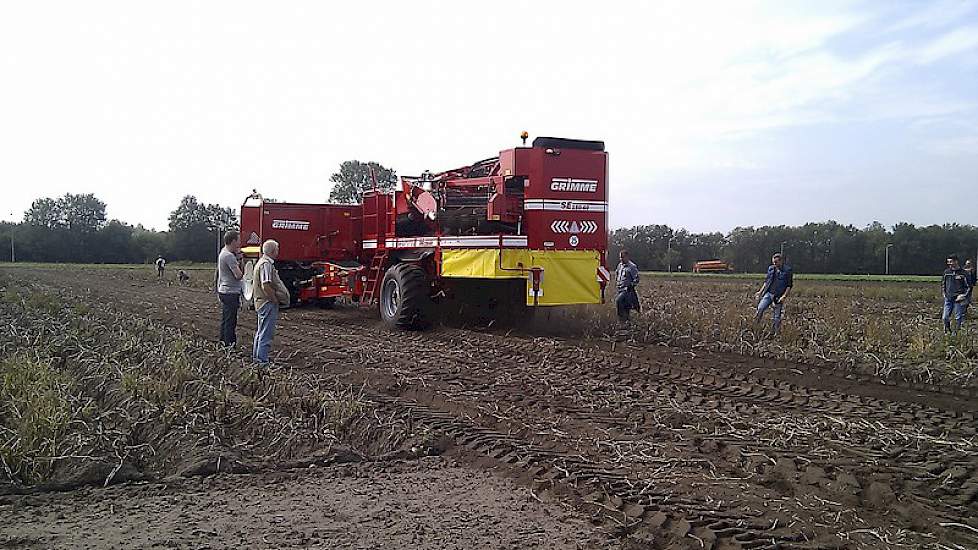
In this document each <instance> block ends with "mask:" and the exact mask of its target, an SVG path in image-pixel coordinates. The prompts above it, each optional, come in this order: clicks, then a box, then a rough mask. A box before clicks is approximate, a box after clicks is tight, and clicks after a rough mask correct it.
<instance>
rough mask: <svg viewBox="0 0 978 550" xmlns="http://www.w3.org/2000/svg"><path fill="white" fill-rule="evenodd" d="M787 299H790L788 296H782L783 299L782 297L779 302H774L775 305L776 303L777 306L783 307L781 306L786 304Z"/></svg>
mask: <svg viewBox="0 0 978 550" xmlns="http://www.w3.org/2000/svg"><path fill="white" fill-rule="evenodd" d="M787 299H788V297H787V296H782V297H780V298H778V299H777V300H775V301H774V303H776V304H778V305H781V304H783V303H784V301H785V300H787Z"/></svg>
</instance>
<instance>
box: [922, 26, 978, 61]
mask: <svg viewBox="0 0 978 550" xmlns="http://www.w3.org/2000/svg"><path fill="white" fill-rule="evenodd" d="M976 48H978V25H971V26H968V27H963V28H958V29H955V30H953V31H951V32H948V33H946V34H944V35H942V36H940V37H939V38H937V39H936V40H934V41H932V42H930V43H929V44H926V45H925V46H923V47H922V48H921V49H919V50H918V51H917V52H916V55H915V56H914V57H915V59H916V61H917V62H918V63H924V64H926V63H935V62H937V61H940V60H942V59H944V58H946V57H951V56H954V55H959V54H963V53H966V52H968V51H970V50H974V49H976Z"/></svg>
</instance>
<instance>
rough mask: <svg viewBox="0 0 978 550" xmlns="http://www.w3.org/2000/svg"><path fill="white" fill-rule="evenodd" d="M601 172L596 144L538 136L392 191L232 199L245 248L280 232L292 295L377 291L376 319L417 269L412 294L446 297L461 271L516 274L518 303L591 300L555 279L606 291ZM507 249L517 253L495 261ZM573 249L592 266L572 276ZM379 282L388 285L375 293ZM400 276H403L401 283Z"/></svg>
mask: <svg viewBox="0 0 978 550" xmlns="http://www.w3.org/2000/svg"><path fill="white" fill-rule="evenodd" d="M607 171H608V157H607V153H606V152H605V151H604V144H603V143H601V142H596V141H582V140H569V139H561V138H537V139H536V140H534V142H533V145H532V146H531V147H516V148H513V149H507V150H504V151H501V152H500V154H499V156H498V157H493V158H490V159H486V160H483V161H479V162H476V163H474V164H472V165H469V166H464V167H461V168H457V169H454V170H448V171H445V172H441V173H435V174H433V173H430V172H425V173H424V174H422V175H421V176H417V177H402V178H401V185H400V188H399V189H397V190H395V192H394V193H382V192H377V191H368V192H367V193H365V194H364V196H363V202H362V203H361V204H356V205H335V204H296V203H279V202H266V201H262V200H261V198H260V196H258V195H252V196H251V197H249V199H248V200H247V201H246V202H245V204H244V205H243V206H242V209H241V230H242V231H241V234H242V242H243V244H244V246H245V247H246V248H245V253H246V256H252V257H254V256H257V255H258V253H259V252H260V251H259V246H260V244H261V243H262V242H263V241H265V240H268V239H275V240H276V241H278V242H279V245H280V252H279V257H278V259H277V264H278V265H279V270H280V273H282V274H283V280H286V279H287V280H288V284H290V286H292V288H293V295H294V297H296V298H298V299H299V300H301V301H312V300H323V299H331V298H335V297H337V296H350V297H351V298H353V299H354V300H359V301H360V302H361V303H366V304H373V303H374V302H375V301H380V302H381V314H382V316H383V317H385V319H386V318H387V316H385V296H387V294H389V297H388V298H387V302H386V303H387V305H388V306H390V304H392V303H393V304H394V305H395V307H394V309H390V308H389V307H388V308H387V309H390V311H387V313H389V314H390V315H394V316H397V315H395V314H397V312H398V311H401V309H403V306H404V304H403V302H404V301H405V300H406V299H408V298H410V300H408V301H412V300H413V298H411V297H407V298H405V296H404V292H407V291H408V290H410V289H413V288H414V287H416V286H418V285H417V284H415V283H411V281H415V280H420V279H419V278H420V277H422V276H423V278H424V285H423V286H425V288H426V290H425V292H427V294H428V295H427V296H425V297H424V300H421V299H419V300H416V301H418V303H427V302H426V301H425V300H428V299H437V297H440V296H441V297H443V296H446V295H450V294H451V293H452V292H453V289H454V288H455V286H457V285H455V286H453V282H458V281H460V280H461V279H470V280H473V279H474V280H479V281H482V283H480V284H482V285H483V287H485V288H488V287H490V286H494V285H501V284H504V283H506V282H507V281H509V282H512V281H513V280H515V281H516V282H517V283H519V284H523V283H520V281H523V282H524V283H525V285H526V292H528V293H529V296H531V297H532V300H530V299H529V298H526V296H525V295H524V299H526V300H527V302H528V303H527V305H536V304H537V303H538V299H539V298H540V297H541V296H543V293H544V292H549V294H547V295H546V296H547V298H548V299H549V300H550V301H549V302H548V303H549V304H551V305H553V304H559V303H587V301H589V300H590V299H586V300H582V299H574V298H567V299H566V300H564V301H563V302H561V301H560V300H559V299H558V298H555V296H557V295H558V294H559V293H560V291H561V290H562V287H558V286H556V285H557V282H558V280H559V278H560V277H564V278H568V282H567V284H568V285H571V286H574V285H577V286H581V285H598V284H600V287H601V296H602V300H603V291H604V285H605V283H606V282H607V279H608V273H607V270H606V269H605V267H604V260H605V257H604V255H605V251H606V249H607V244H608V224H607V219H608V218H607V216H608V212H607V205H608V182H607ZM461 251H468V252H461ZM506 251H509V252H506ZM480 255H481V256H480ZM504 257H506V258H517V259H516V260H512V261H513V262H515V263H514V264H513V265H509V264H505V265H504ZM579 257H580V258H585V259H586V258H591V260H588V261H590V262H592V263H593V264H594V265H595V266H596V269H593V268H592V269H593V270H592V271H591V272H590V275H586V276H582V275H581V267H580V265H582V264H580V258H579ZM466 262H468V263H466ZM487 262H488V263H487ZM491 262H497V263H498V265H497V266H495V267H494V266H492V265H489V263H491ZM574 262H578V263H574ZM565 265H566V266H571V265H573V266H575V267H574V268H573V269H570V268H568V269H564V266H565ZM588 265H590V264H588ZM548 266H549V267H548ZM575 269H576V271H574V270H575ZM572 272H573V273H574V274H571V273H572ZM588 278H590V283H588V282H587V281H586V280H584V279H588ZM388 280H390V281H391V283H390V286H391V291H390V292H389V293H387V294H384V292H386V289H387V287H388ZM402 280H403V281H407V282H403V281H402ZM398 281H402V282H398ZM409 283H410V284H409ZM398 284H401V285H407V286H405V288H404V289H401V290H398V289H397V288H395V287H396V286H397V285H398ZM548 284H549V285H551V286H550V287H549V290H548V289H547V288H546V287H547V285H548ZM511 286H512V285H510V287H511ZM381 287H383V289H385V290H384V292H382V288H381ZM412 292H416V291H413V290H412ZM592 294H593V293H592ZM378 299H379V300H378ZM398 300H401V301H400V302H398ZM555 300H557V301H555ZM575 300H576V301H575ZM412 303H413V302H412ZM542 305H547V303H544V304H542ZM412 307H414V306H412ZM418 307H421V306H418ZM398 308H400V309H398ZM402 317H403V316H402ZM396 324H403V323H396Z"/></svg>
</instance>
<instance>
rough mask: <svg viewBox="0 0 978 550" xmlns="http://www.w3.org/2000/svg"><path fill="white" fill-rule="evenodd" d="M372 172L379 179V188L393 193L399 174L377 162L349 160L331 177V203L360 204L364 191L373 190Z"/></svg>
mask: <svg viewBox="0 0 978 550" xmlns="http://www.w3.org/2000/svg"><path fill="white" fill-rule="evenodd" d="M371 171H373V174H374V175H375V176H376V178H377V188H378V189H380V190H381V191H391V190H392V189H394V185H396V184H397V174H396V173H395V172H394V170H391V169H390V168H385V167H384V166H382V165H380V164H378V163H376V162H360V161H358V160H348V161H346V162H344V163H342V164H340V169H339V171H338V172H336V173H335V174H333V175H332V176H330V177H329V181H331V182H333V188H332V189H331V190H330V192H329V201H330V202H334V203H340V204H354V203H358V202H360V200H361V199H362V197H363V193H364V191H368V190H370V189H373V187H374V180H373V177H371Z"/></svg>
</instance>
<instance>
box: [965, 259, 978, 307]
mask: <svg viewBox="0 0 978 550" xmlns="http://www.w3.org/2000/svg"><path fill="white" fill-rule="evenodd" d="M964 270H965V272H967V273H968V284H970V285H971V290H970V291H968V306H970V305H971V303H972V302H973V301H974V292H975V283H976V282H978V281H976V280H975V278H976V277H978V273H975V264H974V263H973V262H972V261H971V258H968V259H967V260H965V261H964Z"/></svg>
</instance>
